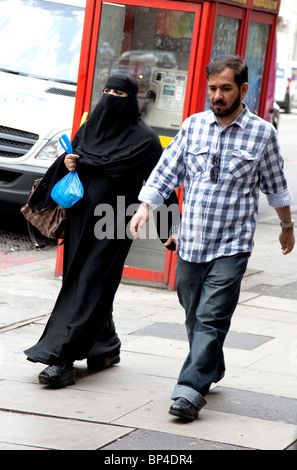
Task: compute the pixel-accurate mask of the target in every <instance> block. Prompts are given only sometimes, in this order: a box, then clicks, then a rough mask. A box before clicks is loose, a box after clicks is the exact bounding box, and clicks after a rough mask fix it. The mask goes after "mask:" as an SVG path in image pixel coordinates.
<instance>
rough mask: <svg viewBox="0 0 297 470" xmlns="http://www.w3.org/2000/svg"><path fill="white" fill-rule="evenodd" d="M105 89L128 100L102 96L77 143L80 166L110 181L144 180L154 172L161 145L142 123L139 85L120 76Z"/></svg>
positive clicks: (82, 128)
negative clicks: (97, 171) (89, 167)
mask: <svg viewBox="0 0 297 470" xmlns="http://www.w3.org/2000/svg"><path fill="white" fill-rule="evenodd" d="M105 88H109V89H115V90H120V91H124V92H126V93H127V94H128V96H127V97H120V96H114V95H108V94H103V96H102V97H101V99H100V100H99V102H98V103H97V105H96V106H95V108H94V110H93V112H92V114H91V116H90V118H89V120H88V121H87V122H86V123H85V124H84V125H83V126H82V127H81V129H80V130H79V132H78V135H77V137H78V139H79V143H78V144H77V145H76V143H74V151H75V152H76V153H77V154H78V155H80V157H81V159H80V161H79V166H81V167H82V166H87V165H94V167H97V168H98V169H100V171H102V172H104V173H105V174H108V175H109V176H111V177H117V176H119V175H125V176H127V177H129V179H130V178H139V177H140V178H144V177H146V175H147V172H148V171H151V166H152V156H153V155H154V154H155V153H156V149H157V148H158V149H160V141H159V138H158V136H157V135H155V137H154V138H152V130H151V128H149V127H148V126H147V125H146V124H145V123H144V122H143V120H142V119H141V115H140V111H139V106H138V101H137V91H138V85H137V81H136V80H135V79H134V78H133V77H131V76H130V75H127V74H121V73H117V74H114V75H111V76H110V77H109V78H108V80H107V82H106V85H105ZM94 169H95V168H94Z"/></svg>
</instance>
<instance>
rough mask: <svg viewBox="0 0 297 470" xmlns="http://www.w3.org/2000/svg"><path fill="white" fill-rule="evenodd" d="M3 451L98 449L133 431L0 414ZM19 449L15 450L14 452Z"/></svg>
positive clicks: (0, 443)
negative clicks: (11, 448)
mask: <svg viewBox="0 0 297 470" xmlns="http://www.w3.org/2000/svg"><path fill="white" fill-rule="evenodd" d="M0 422H1V426H0V450H7V446H8V445H13V446H17V448H18V449H19V450H23V446H27V447H32V448H35V449H36V448H38V449H47V450H96V449H99V448H100V447H102V446H104V445H106V444H107V443H109V442H112V441H114V440H115V439H118V438H119V437H121V436H124V435H126V434H128V433H129V432H131V431H132V430H133V428H132V429H129V428H127V427H121V426H106V425H104V424H98V423H96V424H95V423H87V422H82V421H76V420H72V419H71V420H70V419H55V418H50V417H44V416H35V415H29V414H20V413H5V412H3V411H0ZM15 450H16V449H15Z"/></svg>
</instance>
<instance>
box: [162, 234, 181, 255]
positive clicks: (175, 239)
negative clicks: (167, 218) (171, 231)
mask: <svg viewBox="0 0 297 470" xmlns="http://www.w3.org/2000/svg"><path fill="white" fill-rule="evenodd" d="M177 239H178V235H177V234H176V235H170V236H169V238H168V240H167V242H165V243H163V245H164V246H169V245H170V244H171V243H172V242H173V243H174V244H175V252H174V253H173V254H174V255H177V251H178V246H177Z"/></svg>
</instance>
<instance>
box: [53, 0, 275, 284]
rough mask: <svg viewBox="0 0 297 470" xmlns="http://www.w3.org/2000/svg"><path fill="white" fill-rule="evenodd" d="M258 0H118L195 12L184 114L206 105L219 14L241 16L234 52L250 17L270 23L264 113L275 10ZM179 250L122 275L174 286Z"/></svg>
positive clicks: (88, 28)
mask: <svg viewBox="0 0 297 470" xmlns="http://www.w3.org/2000/svg"><path fill="white" fill-rule="evenodd" d="M256 2H257V0H247V1H246V4H241V3H236V0H235V1H232V0H193V1H192V2H183V1H175V0H161V1H158V0H126V1H125V0H120V1H116V2H115V3H117V4H122V5H131V6H132V5H133V6H143V5H145V6H146V7H151V8H158V9H168V10H172V9H174V10H180V11H191V12H195V13H196V14H195V23H194V29H193V38H192V46H191V52H190V58H189V73H188V81H187V91H186V97H185V103H184V113H183V119H185V118H186V117H188V116H189V115H191V114H193V113H196V112H199V111H203V110H204V106H205V98H206V87H207V82H206V74H205V66H206V65H207V64H208V62H209V61H210V60H211V56H212V48H213V41H214V34H215V25H216V20H217V16H218V15H224V16H228V17H233V18H238V19H240V20H241V21H240V27H239V31H238V39H237V46H236V53H237V54H239V55H241V56H242V57H245V52H246V46H247V38H248V31H249V25H250V21H257V22H260V23H261V22H262V23H267V24H270V25H271V28H270V35H269V39H268V47H267V51H266V57H265V64H264V72H263V80H262V88H261V95H260V101H259V115H260V116H263V115H264V110H265V100H266V94H267V88H268V78H269V69H270V67H269V65H270V62H271V59H272V53H273V41H274V37H275V33H276V24H277V14H278V10H279V4H280V0H278V8H277V11H274V12H270V13H269V12H263V9H261V8H255V7H254V5H255V4H256ZM102 3H104V2H103V1H101V0H87V3H86V11H85V24H84V31H83V37H82V46H81V56H80V65H79V73H78V83H77V98H76V103H75V110H74V119H73V135H74V134H75V132H76V131H77V129H78V128H79V126H80V124H81V119H82V116H84V115H85V113H87V114H88V112H89V109H90V103H91V95H92V87H93V80H92V78H91V79H90V77H93V76H94V69H95V61H96V51H97V41H98V33H99V26H100V18H101V7H102ZM177 194H178V198H179V201H180V205H181V204H182V190H179V191H178V192H177ZM176 258H177V257H176V256H173V254H172V252H169V251H168V250H166V255H165V263H164V270H163V272H159V271H151V270H145V269H139V268H133V267H125V268H124V272H123V276H124V277H130V278H134V279H142V280H146V281H152V282H156V283H163V284H167V285H168V287H169V288H171V289H175V265H176ZM62 259H63V247H59V248H58V254H57V261H56V274H57V275H61V274H62V271H63V261H62Z"/></svg>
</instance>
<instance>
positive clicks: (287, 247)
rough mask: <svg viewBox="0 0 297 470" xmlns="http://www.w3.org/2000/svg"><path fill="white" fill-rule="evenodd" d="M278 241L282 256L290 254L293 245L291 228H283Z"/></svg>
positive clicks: (293, 238) (293, 239) (293, 237)
mask: <svg viewBox="0 0 297 470" xmlns="http://www.w3.org/2000/svg"><path fill="white" fill-rule="evenodd" d="M279 241H280V244H281V249H282V252H283V254H284V255H287V254H288V253H291V251H292V250H293V248H294V245H295V236H294V230H293V228H283V229H282V231H281V233H280V236H279Z"/></svg>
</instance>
